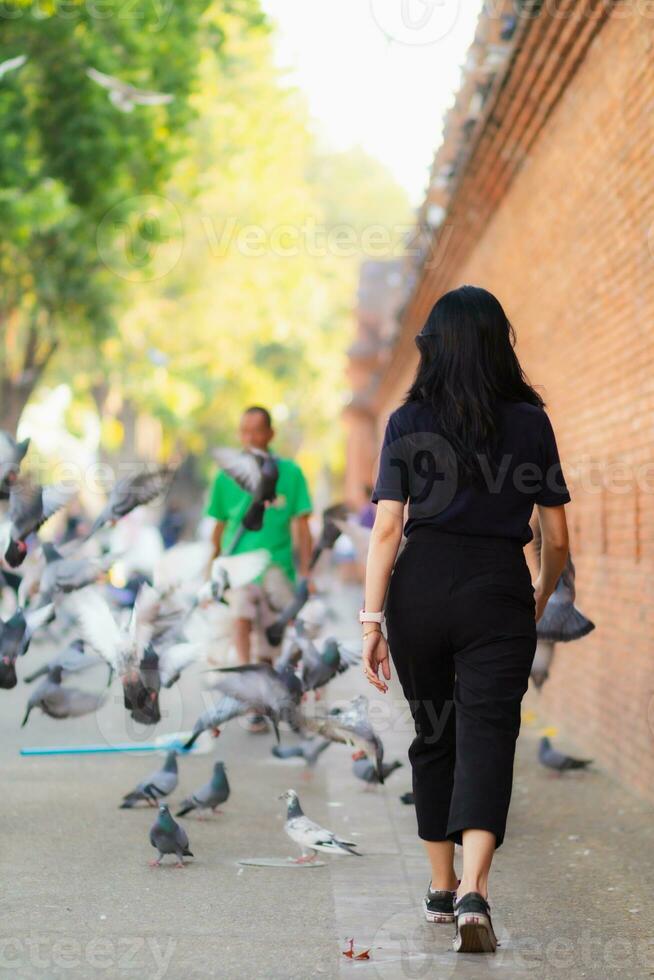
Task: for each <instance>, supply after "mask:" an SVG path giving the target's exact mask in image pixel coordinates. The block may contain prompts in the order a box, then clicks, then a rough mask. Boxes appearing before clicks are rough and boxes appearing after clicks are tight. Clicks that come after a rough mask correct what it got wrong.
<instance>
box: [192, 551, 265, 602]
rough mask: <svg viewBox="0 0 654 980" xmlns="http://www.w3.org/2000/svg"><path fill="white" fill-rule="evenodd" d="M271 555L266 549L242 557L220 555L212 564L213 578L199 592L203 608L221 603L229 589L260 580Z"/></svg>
mask: <svg viewBox="0 0 654 980" xmlns="http://www.w3.org/2000/svg"><path fill="white" fill-rule="evenodd" d="M271 557H272V556H271V554H270V552H269V551H268V550H267V549H266V548H257V549H256V550H255V551H248V552H245V553H244V554H242V555H219V556H218V557H217V558H214V560H213V562H212V563H211V578H210V580H209V581H208V582H205V583H204V585H203V586H202V588H201V589H200V591H199V592H198V596H197V601H198V603H199V604H200V605H201V606H205V605H208V604H209V603H210V602H212V601H215V602H220V600H221V599H222V598H223V596H224V595H225V593H226V592H227V590H228V589H239V588H241V586H243V585H248V584H249V583H250V582H253V581H254V580H255V578H258V577H259V575H261V573H262V572H264V571H265V570H266V568H267V567H268V565H269V564H270V560H271Z"/></svg>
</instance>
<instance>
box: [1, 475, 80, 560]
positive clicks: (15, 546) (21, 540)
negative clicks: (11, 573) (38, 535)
mask: <svg viewBox="0 0 654 980" xmlns="http://www.w3.org/2000/svg"><path fill="white" fill-rule="evenodd" d="M75 493H77V490H76V489H71V488H64V487H56V486H52V487H42V486H40V484H33V483H30V482H28V481H27V480H15V481H14V483H13V484H12V486H11V489H10V491H9V510H8V519H7V520H6V521H4V522H3V524H2V525H1V526H0V554H1V555H2V557H3V558H4V559H5V561H6V562H7V564H8V565H10V566H11V567H12V568H17V567H18V566H19V565H20V564H22V562H23V561H24V559H25V555H26V554H27V544H26V540H27V538H28V537H29V536H30V534H33V533H34V532H35V531H38V530H39V528H40V527H41V525H42V524H44V523H45V522H46V521H47V520H48V518H49V517H52V515H53V514H55V513H56V512H57V511H58V510H59V509H60V508H61V507H63V506H64V505H65V504H67V503H68V502H69V501H70V500H71V498H72V497H73V496H74V494H75Z"/></svg>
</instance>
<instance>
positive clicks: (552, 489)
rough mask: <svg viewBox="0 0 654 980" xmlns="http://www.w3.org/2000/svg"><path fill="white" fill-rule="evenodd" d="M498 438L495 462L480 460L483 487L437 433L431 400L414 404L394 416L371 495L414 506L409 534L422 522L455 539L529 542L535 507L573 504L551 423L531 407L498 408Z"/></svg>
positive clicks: (510, 405) (524, 404)
mask: <svg viewBox="0 0 654 980" xmlns="http://www.w3.org/2000/svg"><path fill="white" fill-rule="evenodd" d="M497 413H498V429H499V440H498V445H497V450H496V452H495V454H494V456H493V459H492V460H490V461H488V462H486V461H484V460H481V461H480V462H481V466H482V472H483V474H484V477H483V482H482V484H481V485H472V484H470V482H469V481H465V480H460V479H459V475H458V464H457V459H456V456H455V453H454V450H453V449H452V447H451V446H450V445H449V443H448V442H447V441H446V440H445V439H444V437H443V436H441V435H439V433H438V429H437V422H436V418H435V416H434V412H433V410H432V409H431V407H430V406H429V404H427V403H426V402H408V403H407V404H406V405H402V406H401V408H398V409H397V410H396V411H395V412H393V413H392V414H391V416H390V417H389V420H388V425H387V426H386V432H385V434H384V441H383V444H382V450H381V456H380V461H379V475H378V477H377V482H376V484H375V489H374V491H373V494H372V498H371V499H372V501H373V503H377V502H378V501H380V500H400V501H403V502H406V501H407V500H408V502H409V519H408V521H407V523H406V526H405V528H404V533H405V534H406V535H409V534H410V533H411V531H412V530H413V529H414V528H415V527H418V526H419V525H421V524H428V525H431V526H433V527H438V528H440V529H441V530H443V531H450V532H453V533H456V534H470V535H485V536H486V535H488V536H491V537H502V538H517V539H518V540H519V541H521V542H522V543H523V544H526V543H527V542H528V541H531V539H532V538H533V534H532V532H531V529H530V527H529V520H530V518H531V515H532V511H533V508H534V504H540V505H541V506H544V507H558V506H559V505H561V504H567V503H569V501H570V494H569V493H568V489H567V487H566V484H565V479H564V476H563V472H562V470H561V463H560V461H559V453H558V450H557V447H556V439H555V437H554V430H553V429H552V424H551V422H550V420H549V418H548V416H547V414H546V413H545V412H544V411H543V409H542V408H538V407H537V406H535V405H530V404H528V403H527V402H507V401H499V402H498V403H497Z"/></svg>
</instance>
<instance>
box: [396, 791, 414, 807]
mask: <svg viewBox="0 0 654 980" xmlns="http://www.w3.org/2000/svg"><path fill="white" fill-rule="evenodd" d="M400 803H404V805H405V806H415V805H416V800H415V796H414V794H413V793H410V792H409V793H402V795H401V797H400Z"/></svg>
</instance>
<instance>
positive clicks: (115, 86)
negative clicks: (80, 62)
mask: <svg viewBox="0 0 654 980" xmlns="http://www.w3.org/2000/svg"><path fill="white" fill-rule="evenodd" d="M86 74H87V75H88V77H89V78H90V79H91V80H92V81H94V82H95V83H96V84H97V85H100V86H101V88H104V89H106V90H107V91H108V92H109V101H110V102H111V104H112V105H114V106H115V107H116V108H117V109H120V111H121V112H132V110H133V109H134V106H137V105H168V103H169V102H172V101H173V98H174V97H173V96H172V95H169V94H168V93H166V92H148V91H146V90H144V89H139V88H135V87H134V86H133V85H129V84H128V83H127V82H123V81H121V79H120V78H115V77H114V76H113V75H105V74H104V72H101V71H97V70H96V69H95V68H87V69H86Z"/></svg>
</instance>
